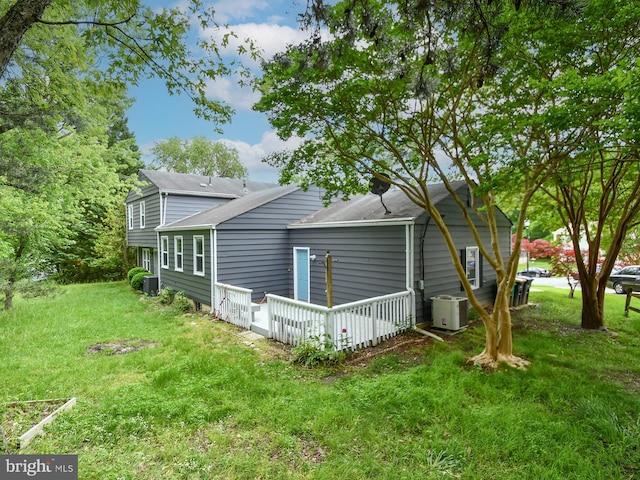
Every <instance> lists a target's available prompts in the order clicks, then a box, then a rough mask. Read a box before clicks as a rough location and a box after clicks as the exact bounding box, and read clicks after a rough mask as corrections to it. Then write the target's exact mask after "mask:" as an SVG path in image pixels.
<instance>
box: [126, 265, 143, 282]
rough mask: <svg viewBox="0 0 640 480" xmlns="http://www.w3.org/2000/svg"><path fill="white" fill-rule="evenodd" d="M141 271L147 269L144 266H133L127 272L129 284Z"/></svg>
mask: <svg viewBox="0 0 640 480" xmlns="http://www.w3.org/2000/svg"><path fill="white" fill-rule="evenodd" d="M141 272H147V269H146V268H144V267H133V268H132V269H131V270H129V271H128V272H127V280H129V284H131V280H132V279H133V277H134V276H135V275H137V274H138V273H141Z"/></svg>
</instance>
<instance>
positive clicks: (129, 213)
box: [127, 204, 133, 230]
mask: <svg viewBox="0 0 640 480" xmlns="http://www.w3.org/2000/svg"><path fill="white" fill-rule="evenodd" d="M127 224H128V226H129V230H133V204H129V205H127Z"/></svg>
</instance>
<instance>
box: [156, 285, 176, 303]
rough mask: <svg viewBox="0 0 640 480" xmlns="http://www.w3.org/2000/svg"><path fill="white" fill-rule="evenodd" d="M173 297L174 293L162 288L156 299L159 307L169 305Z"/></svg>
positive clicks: (169, 288)
mask: <svg viewBox="0 0 640 480" xmlns="http://www.w3.org/2000/svg"><path fill="white" fill-rule="evenodd" d="M175 297H176V291H175V290H174V289H173V288H171V287H166V288H163V289H162V290H160V294H159V295H158V299H159V301H160V304H161V305H171V304H172V303H173V299H174V298H175Z"/></svg>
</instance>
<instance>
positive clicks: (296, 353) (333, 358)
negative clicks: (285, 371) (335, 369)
mask: <svg viewBox="0 0 640 480" xmlns="http://www.w3.org/2000/svg"><path fill="white" fill-rule="evenodd" d="M346 358H347V354H346V353H345V352H344V351H343V350H337V345H336V344H335V343H334V342H333V341H332V340H331V335H329V334H328V333H322V334H319V335H310V336H309V337H308V339H307V340H306V341H304V342H301V343H300V344H299V345H296V346H295V347H293V348H292V349H291V359H292V361H293V363H299V364H301V365H305V366H307V367H317V366H321V365H324V366H327V365H337V364H339V363H341V362H343V361H344V360H345V359H346Z"/></svg>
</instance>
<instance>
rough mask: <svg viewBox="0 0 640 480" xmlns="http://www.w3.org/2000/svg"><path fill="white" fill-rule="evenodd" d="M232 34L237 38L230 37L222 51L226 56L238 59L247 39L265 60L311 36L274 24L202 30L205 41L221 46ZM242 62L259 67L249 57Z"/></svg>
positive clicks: (239, 25)
mask: <svg viewBox="0 0 640 480" xmlns="http://www.w3.org/2000/svg"><path fill="white" fill-rule="evenodd" d="M230 32H233V33H234V35H235V37H230V39H229V44H228V45H227V47H225V48H224V49H223V50H222V52H223V54H224V55H226V56H231V57H236V56H237V52H238V48H239V47H241V46H243V45H246V41H247V39H251V41H253V42H254V43H255V44H256V45H257V46H258V47H259V48H260V49H261V50H262V52H263V54H262V55H263V58H265V59H267V60H268V59H270V58H271V57H272V56H273V55H274V54H276V53H278V52H280V51H283V50H284V49H285V48H286V46H287V45H290V44H297V43H300V42H301V41H303V40H305V39H306V38H308V36H309V33H308V32H303V31H301V30H298V29H297V28H292V27H289V26H286V25H276V24H273V23H240V24H236V25H230V26H229V27H228V28H222V27H221V28H207V29H205V30H202V31H201V33H200V35H201V36H202V37H203V38H205V39H212V40H215V42H216V43H217V44H218V45H220V44H221V42H222V39H223V37H224V35H226V34H228V33H230ZM242 60H243V61H244V62H246V63H247V64H248V65H252V66H254V67H257V66H258V64H257V63H256V62H252V61H250V60H249V58H248V57H247V58H243V59H242Z"/></svg>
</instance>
